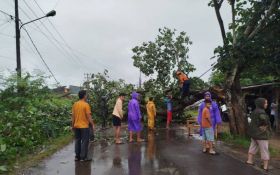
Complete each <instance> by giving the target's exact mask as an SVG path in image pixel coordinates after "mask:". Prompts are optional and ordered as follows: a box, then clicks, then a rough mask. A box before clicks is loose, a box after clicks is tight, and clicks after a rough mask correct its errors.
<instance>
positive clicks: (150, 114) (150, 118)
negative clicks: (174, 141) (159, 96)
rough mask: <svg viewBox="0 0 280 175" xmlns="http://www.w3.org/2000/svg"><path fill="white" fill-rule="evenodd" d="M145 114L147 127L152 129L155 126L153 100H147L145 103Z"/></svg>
mask: <svg viewBox="0 0 280 175" xmlns="http://www.w3.org/2000/svg"><path fill="white" fill-rule="evenodd" d="M146 108H147V115H148V127H149V128H150V129H154V127H155V116H156V106H155V103H154V102H153V101H149V102H148V103H147V105H146Z"/></svg>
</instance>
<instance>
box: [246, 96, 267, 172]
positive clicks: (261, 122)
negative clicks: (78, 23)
mask: <svg viewBox="0 0 280 175" xmlns="http://www.w3.org/2000/svg"><path fill="white" fill-rule="evenodd" d="M255 105H256V109H255V110H254V111H253V112H252V114H251V115H250V119H251V122H250V123H249V128H248V135H249V136H250V137H251V145H250V148H249V151H248V160H247V161H246V163H247V164H249V165H253V164H254V155H256V153H257V152H258V149H260V153H261V159H262V160H263V169H264V170H266V171H267V170H268V161H269V159H270V156H269V150H268V140H269V139H270V137H271V125H270V121H269V116H268V115H267V114H266V112H265V109H266V108H267V106H268V104H267V100H266V99H264V98H258V99H256V101H255Z"/></svg>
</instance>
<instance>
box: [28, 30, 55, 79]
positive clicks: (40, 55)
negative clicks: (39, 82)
mask: <svg viewBox="0 0 280 175" xmlns="http://www.w3.org/2000/svg"><path fill="white" fill-rule="evenodd" d="M23 29H24V31H25V32H26V34H27V36H28V38H29V39H30V41H31V43H32V45H33V46H34V48H35V50H36V52H37V53H38V55H39V57H40V58H41V60H42V61H43V63H44V65H45V66H46V68H47V69H48V71H49V72H50V74H51V75H52V77H53V78H54V80H55V81H56V83H57V84H60V83H59V82H58V81H57V79H56V78H55V76H54V73H53V72H52V71H51V69H50V67H49V66H48V64H47V63H46V61H45V60H44V58H43V56H42V54H41V53H40V51H39V50H38V48H37V46H36V45H35V43H34V41H33V39H32V38H31V36H30V34H29V33H28V31H27V30H26V29H25V28H24V27H23Z"/></svg>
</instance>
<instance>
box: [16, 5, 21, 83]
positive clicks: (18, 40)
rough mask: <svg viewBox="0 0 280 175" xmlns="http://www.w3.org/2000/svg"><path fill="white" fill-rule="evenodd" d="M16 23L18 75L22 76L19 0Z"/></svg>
mask: <svg viewBox="0 0 280 175" xmlns="http://www.w3.org/2000/svg"><path fill="white" fill-rule="evenodd" d="M15 24H16V26H15V27H16V55H17V68H16V71H17V76H18V78H21V59H20V29H19V15H18V0H15Z"/></svg>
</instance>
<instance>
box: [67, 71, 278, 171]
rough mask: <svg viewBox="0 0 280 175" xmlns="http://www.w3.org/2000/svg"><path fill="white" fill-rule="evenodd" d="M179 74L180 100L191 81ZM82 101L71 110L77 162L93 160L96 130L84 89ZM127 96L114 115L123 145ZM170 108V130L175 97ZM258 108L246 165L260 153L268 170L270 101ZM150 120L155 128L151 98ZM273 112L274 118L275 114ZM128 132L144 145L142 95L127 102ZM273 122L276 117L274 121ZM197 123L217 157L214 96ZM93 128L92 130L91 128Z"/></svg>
mask: <svg viewBox="0 0 280 175" xmlns="http://www.w3.org/2000/svg"><path fill="white" fill-rule="evenodd" d="M176 75H177V77H178V80H179V84H180V87H181V99H183V98H184V97H186V95H188V94H189V85H190V82H189V81H190V80H189V79H188V77H187V76H186V75H185V74H184V73H182V72H180V71H177V72H176ZM78 96H79V101H77V102H75V103H74V105H73V107H72V125H71V126H72V129H73V131H74V133H75V141H76V142H75V153H76V156H75V160H76V161H90V160H91V159H89V158H88V157H87V152H88V145H89V140H90V130H94V127H95V125H94V123H93V120H92V115H91V109H90V105H89V104H88V103H87V94H86V91H85V90H81V91H80V92H79V94H78ZM125 96H126V94H124V93H121V94H119V96H118V98H117V100H116V103H115V106H114V110H113V112H112V118H113V119H112V120H113V126H114V130H115V143H116V144H122V143H123V142H122V141H121V138H120V135H121V121H122V119H123V117H124V114H123V102H124V100H125ZM164 101H165V103H166V108H167V118H166V128H167V129H169V127H170V123H171V121H172V110H173V109H172V108H173V107H172V96H171V95H168V96H167V97H166V98H165V99H164ZM255 106H256V109H255V110H254V111H253V112H252V113H251V116H250V122H249V124H248V135H249V136H250V137H251V144H250V148H249V151H248V160H247V161H246V164H248V165H253V164H254V163H253V158H254V155H255V154H256V153H257V152H258V149H259V150H260V153H261V158H262V160H263V169H264V170H268V161H269V159H270V156H269V150H268V140H269V138H270V136H271V131H272V127H273V125H271V122H273V121H272V117H274V116H268V115H267V114H266V112H265V109H266V108H267V106H268V102H267V100H266V99H264V98H258V99H256V101H255ZM271 106H272V109H273V110H275V105H274V104H272V105H271ZM146 109H147V118H148V129H149V130H154V129H155V118H156V115H157V111H156V106H155V103H154V99H153V98H152V97H150V98H149V100H148V102H147V104H146ZM273 110H272V112H271V115H275V114H274V111H273ZM127 114H128V118H127V121H128V131H129V142H130V143H131V142H134V138H133V135H134V134H136V141H137V142H143V141H144V139H142V138H141V131H142V129H143V127H142V124H141V119H142V115H141V110H140V104H139V94H138V93H137V92H132V94H131V99H130V100H129V103H128V113H127ZM273 119H274V118H273ZM197 121H198V123H199V125H200V135H201V136H202V141H203V144H202V145H203V148H202V152H203V153H207V152H208V153H209V154H211V155H216V154H217V153H216V151H215V150H214V141H215V136H216V133H217V129H218V128H219V126H220V125H221V123H222V119H221V116H220V110H219V107H218V104H217V103H216V102H215V101H213V100H212V98H211V93H210V92H206V93H205V95H204V101H203V102H202V103H201V104H200V106H199V110H198V118H197ZM89 127H91V128H89Z"/></svg>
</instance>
